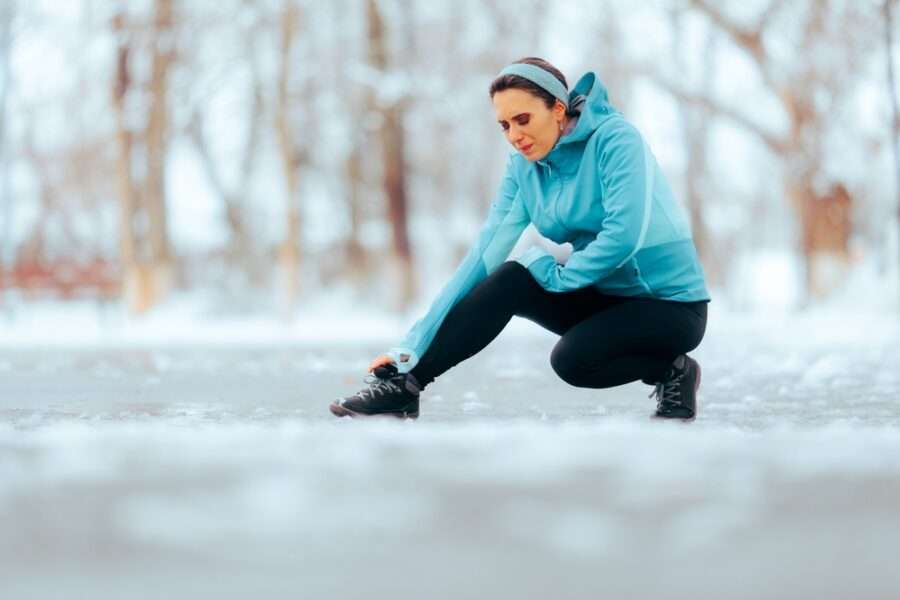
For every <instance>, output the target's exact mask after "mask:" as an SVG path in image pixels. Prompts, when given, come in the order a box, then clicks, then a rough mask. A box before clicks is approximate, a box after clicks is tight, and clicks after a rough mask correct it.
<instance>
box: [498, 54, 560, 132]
mask: <svg viewBox="0 0 900 600" xmlns="http://www.w3.org/2000/svg"><path fill="white" fill-rule="evenodd" d="M512 64H525V65H534V66H535V67H540V68H541V69H544V70H545V71H547V72H548V73H550V74H551V75H553V76H554V77H556V78H557V79H559V82H560V83H561V84H563V87H564V88H566V90H568V89H569V84H568V83H566V76H565V75H563V74H562V71H560V70H559V69H557V68H556V67H554V66H553V65H551V64H550V63H548V62H547V61H546V60H544V59H543V58H537V57H536V56H529V57H527V58H520V59H519V60H517V61H515V62H513V63H512ZM509 89H516V90H523V91H526V92H528V93H529V94H531V95H532V96H537V97H538V98H540V99H541V100H543V101H544V104H545V105H546V106H547V108H553V106H554V105H555V104H556V100H557V98H556V96H554V95H553V94H551V93H550V92H548V91H547V90H545V89H544V88H542V87H541V86H539V85H538V84H536V83H534V82H532V81H529V80H528V79H525V78H524V77H519V76H518V75H501V76H500V77H498V78H497V79H495V80H494V81H492V82H491V89H490V94H491V98H493V97H494V94H496V93H497V92H502V91H503V90H509ZM576 114H578V113H576V112H574V111H572V110H571V108H567V109H566V115H567V116H570V117H572V116H575V115H576Z"/></svg>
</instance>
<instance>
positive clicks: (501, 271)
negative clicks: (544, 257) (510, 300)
mask: <svg viewBox="0 0 900 600" xmlns="http://www.w3.org/2000/svg"><path fill="white" fill-rule="evenodd" d="M485 283H486V284H488V283H489V284H490V285H496V286H498V287H502V288H504V289H509V288H515V289H521V288H525V287H528V286H533V285H536V284H537V282H536V281H535V280H534V277H533V276H532V275H531V272H530V271H529V270H528V269H526V268H525V267H523V266H522V265H521V264H519V263H517V262H516V261H514V260H508V261H506V262H504V263H503V264H501V265H500V266H499V267H497V268H496V269H494V271H493V272H492V273H491V274H490V275H488V277H487V279H485Z"/></svg>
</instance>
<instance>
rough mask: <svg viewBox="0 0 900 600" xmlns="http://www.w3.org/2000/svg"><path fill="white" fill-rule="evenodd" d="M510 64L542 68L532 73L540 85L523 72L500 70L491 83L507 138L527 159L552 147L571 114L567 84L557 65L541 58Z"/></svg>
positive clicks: (542, 153) (525, 59)
mask: <svg viewBox="0 0 900 600" xmlns="http://www.w3.org/2000/svg"><path fill="white" fill-rule="evenodd" d="M513 65H531V66H532V67H537V68H538V69H541V70H543V72H544V73H541V72H536V73H537V75H539V77H538V79H541V80H543V82H544V85H539V84H538V83H536V82H535V81H533V80H532V78H526V77H525V76H523V75H517V74H514V73H501V75H500V76H499V77H497V78H496V79H495V80H494V81H493V82H492V83H491V88H490V94H491V101H492V102H493V104H494V111H495V112H496V115H497V122H498V123H500V127H501V128H502V129H503V131H504V133H505V135H506V139H507V141H509V143H510V144H512V146H513V147H514V148H515V149H516V150H518V151H519V152H521V153H522V155H523V156H524V157H525V158H527V159H528V160H530V161H535V160H540V159H541V158H544V157H545V156H547V154H548V153H549V152H550V150H552V149H553V147H554V146H555V145H556V142H557V140H558V139H559V136H560V135H561V134H562V131H563V129H564V128H565V125H566V123H567V122H568V118H569V117H570V116H573V115H572V114H571V113H569V112H568V111H569V107H568V91H567V90H568V84H567V83H566V78H565V76H564V75H563V74H562V73H561V72H560V71H559V69H557V68H556V67H554V66H553V65H551V64H550V63H548V62H547V61H545V60H543V59H541V58H533V57H532V58H523V59H521V60H517V61H516V62H514V63H512V65H511V66H513ZM512 70H515V69H512ZM545 74H546V75H545ZM557 82H558V83H559V84H561V87H560V86H558V85H557ZM548 88H549V89H548ZM551 90H553V91H551ZM554 91H555V92H556V93H554Z"/></svg>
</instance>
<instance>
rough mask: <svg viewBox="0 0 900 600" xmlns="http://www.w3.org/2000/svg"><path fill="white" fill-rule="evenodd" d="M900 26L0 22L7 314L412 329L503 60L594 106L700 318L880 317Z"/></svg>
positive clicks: (382, 5) (63, 16)
mask: <svg viewBox="0 0 900 600" xmlns="http://www.w3.org/2000/svg"><path fill="white" fill-rule="evenodd" d="M896 4H897V3H896V2H893V1H890V0H884V1H882V0H877V1H876V0H808V1H803V2H783V1H778V0H753V1H749V0H748V1H745V2H740V3H737V2H728V3H722V2H715V3H714V2H705V1H699V0H698V1H688V0H657V1H654V2H645V3H640V5H639V6H636V5H634V3H630V2H625V1H619V0H591V1H580V2H579V1H569V2H564V3H554V2H548V1H546V0H523V1H520V2H504V1H502V0H493V1H491V0H454V1H452V2H451V1H449V0H447V1H435V2H414V1H412V0H378V1H376V0H335V1H333V2H312V1H306V0H265V1H252V2H251V1H249V0H215V1H212V0H131V1H127V2H113V1H102V0H72V1H70V2H55V1H51V0H46V1H43V0H29V1H27V2H25V1H16V0H3V1H2V3H0V111H2V114H3V118H2V120H0V307H2V308H0V312H2V315H3V316H4V317H5V318H6V319H7V322H8V323H9V324H14V323H16V322H17V320H21V319H23V318H26V316H27V315H28V314H29V311H32V310H36V307H38V306H43V307H46V306H47V305H48V304H52V305H53V306H56V307H74V306H76V305H77V306H81V307H84V306H88V307H91V308H89V309H88V310H89V311H91V314H93V315H95V316H96V317H97V318H99V319H106V321H107V322H109V321H110V319H111V317H110V315H115V317H114V318H112V319H113V321H114V322H116V321H115V319H122V320H125V321H127V320H129V319H134V318H136V317H137V316H138V315H144V314H148V313H153V312H157V313H158V312H159V311H165V310H166V307H167V306H172V305H173V303H175V302H181V303H182V305H184V303H187V304H188V305H191V306H193V307H194V309H192V310H196V312H195V313H193V314H205V315H214V314H218V315H233V316H234V315H236V316H244V315H251V314H252V315H265V316H272V317H277V318H278V319H288V320H289V319H294V318H296V317H298V316H300V315H303V314H304V313H309V312H311V311H314V310H315V308H314V307H317V306H318V307H321V306H323V305H327V306H329V307H331V308H334V307H340V306H348V307H352V306H356V307H365V308H367V309H373V310H374V309H378V310H386V311H393V313H394V314H406V313H407V312H412V311H413V310H414V309H416V310H418V309H421V307H422V306H423V305H424V304H425V303H427V302H428V301H429V300H430V299H431V297H432V296H433V294H434V293H435V292H436V290H437V288H438V287H439V286H440V285H441V284H442V283H443V282H444V281H445V280H446V278H447V277H448V276H449V274H450V273H452V271H453V269H454V267H455V265H456V264H457V263H458V261H459V260H460V259H461V257H462V256H463V255H464V253H465V252H466V250H467V248H468V246H469V244H471V243H472V242H473V241H474V238H475V234H476V231H477V228H478V226H479V225H480V223H481V220H482V219H483V218H484V216H485V215H486V212H487V208H488V206H489V204H490V202H491V200H492V198H493V195H494V191H495V188H496V186H497V184H498V182H499V179H500V176H501V174H502V169H503V165H504V163H505V158H506V155H507V153H508V152H509V151H510V148H509V146H508V144H507V143H506V141H505V140H504V138H503V136H502V134H501V131H500V129H499V127H498V125H497V124H496V122H495V118H494V113H493V108H492V105H491V103H490V100H489V97H488V93H487V90H488V86H489V84H490V82H491V80H492V79H493V77H494V76H495V74H496V73H497V72H498V71H499V70H500V69H501V68H502V67H503V66H504V65H506V64H508V63H509V62H511V61H513V60H516V59H518V58H521V57H524V56H541V57H543V58H546V59H547V60H549V61H550V62H552V63H554V64H556V65H557V66H558V67H559V68H560V69H561V70H562V71H563V72H564V73H565V74H566V76H567V78H568V80H569V84H570V86H571V85H574V83H575V82H576V81H577V79H578V78H579V77H580V76H581V75H582V74H583V73H584V72H585V71H588V70H591V71H595V72H596V73H597V74H598V76H599V77H600V79H601V80H602V81H603V82H604V83H605V84H606V86H607V87H608V89H609V92H610V96H611V99H612V101H613V103H614V104H615V106H617V107H618V108H619V109H620V110H621V111H622V112H623V113H624V114H625V115H626V117H627V118H629V119H630V120H631V121H632V122H633V123H635V124H636V125H637V127H638V128H639V129H640V130H641V131H642V132H643V133H644V135H645V137H646V138H647V140H648V141H649V143H650V145H651V147H652V148H653V150H654V152H655V154H656V155H657V158H658V159H659V161H660V163H661V165H662V167H663V170H664V171H665V173H666V174H667V175H668V177H669V179H670V181H671V183H672V185H673V187H674V189H675V191H676V195H677V196H678V198H679V199H680V200H681V201H683V203H684V207H685V209H686V210H687V211H688V213H689V215H690V221H691V223H692V226H693V231H694V236H695V239H696V243H697V246H698V249H699V252H700V255H701V257H702V261H703V264H704V267H705V269H706V273H707V277H708V280H709V284H710V289H711V290H712V293H713V296H714V302H716V303H719V305H720V307H727V308H728V309H733V310H734V311H760V310H772V309H776V308H777V309H782V310H786V311H796V310H803V309H807V308H810V307H816V306H838V307H850V306H852V307H855V308H859V307H862V308H863V309H868V308H874V307H881V308H884V309H887V310H894V311H895V310H896V309H897V308H898V307H900V286H898V284H897V280H898V278H900V269H898V263H900V244H898V228H900V222H898V211H900V201H898V194H897V175H898V166H897V165H898V157H897V141H898V126H900V120H898V117H897V100H896V90H897V85H896V82H895V81H894V73H893V66H894V64H895V63H896V62H897V61H896V58H897V57H896V54H897V51H896V50H895V48H894V46H895V43H894V40H893V38H894V37H896V33H897V32H898V27H897V25H896V20H895V19H894V18H893V14H892V13H893V11H894V10H895V9H896ZM892 57H894V60H893V61H892V60H891V58H892ZM536 238H537V235H536V234H535V233H534V232H529V233H528V234H527V235H526V239H525V240H523V242H522V243H528V244H530V243H535V242H538V243H547V242H541V241H540V240H537V239H536Z"/></svg>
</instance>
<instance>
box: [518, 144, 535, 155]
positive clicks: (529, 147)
mask: <svg viewBox="0 0 900 600" xmlns="http://www.w3.org/2000/svg"><path fill="white" fill-rule="evenodd" d="M533 146H534V144H528V145H527V146H523V147H522V148H519V150H520V151H521V152H522V153H523V154H528V152H529V151H530V150H531V148H532V147H533Z"/></svg>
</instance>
